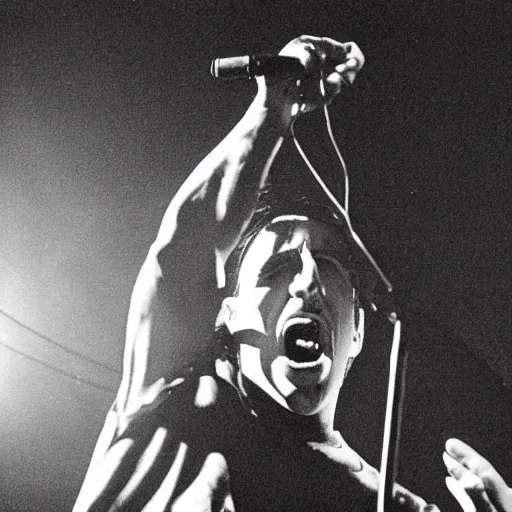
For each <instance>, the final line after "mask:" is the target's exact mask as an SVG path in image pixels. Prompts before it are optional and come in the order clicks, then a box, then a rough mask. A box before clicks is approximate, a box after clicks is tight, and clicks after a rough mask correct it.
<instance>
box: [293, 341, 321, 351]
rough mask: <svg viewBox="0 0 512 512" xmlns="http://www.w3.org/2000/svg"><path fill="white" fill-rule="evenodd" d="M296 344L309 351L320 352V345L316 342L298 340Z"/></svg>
mask: <svg viewBox="0 0 512 512" xmlns="http://www.w3.org/2000/svg"><path fill="white" fill-rule="evenodd" d="M295 344H296V345H297V346H298V347H303V348H306V349H308V350H320V345H319V344H318V343H315V342H314V341H304V340H296V341H295Z"/></svg>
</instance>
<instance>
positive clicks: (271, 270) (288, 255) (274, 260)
mask: <svg viewBox="0 0 512 512" xmlns="http://www.w3.org/2000/svg"><path fill="white" fill-rule="evenodd" d="M299 264H300V255H299V253H298V251H287V252H282V253H278V254H276V255H274V256H272V257H271V258H270V259H269V260H268V261H267V262H266V263H265V264H264V265H263V267H262V269H261V271H260V274H259V276H258V277H259V280H264V279H268V278H269V277H272V276H273V275H274V274H276V273H278V272H279V271H284V270H286V269H290V270H295V271H296V268H297V266H298V265H299Z"/></svg>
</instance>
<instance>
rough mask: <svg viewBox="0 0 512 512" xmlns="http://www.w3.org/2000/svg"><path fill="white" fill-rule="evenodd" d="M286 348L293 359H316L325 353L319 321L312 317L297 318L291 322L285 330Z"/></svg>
mask: <svg viewBox="0 0 512 512" xmlns="http://www.w3.org/2000/svg"><path fill="white" fill-rule="evenodd" d="M284 348H285V353H286V357H288V358H289V359H291V360H292V361H295V362H297V363H310V362H313V361H316V360H317V359H318V358H319V357H320V356H321V355H322V353H323V347H322V345H321V343H320V328H319V325H318V323H317V322H316V321H314V320H311V319H297V320H295V321H292V322H291V323H289V324H288V325H287V326H286V328H285V331H284Z"/></svg>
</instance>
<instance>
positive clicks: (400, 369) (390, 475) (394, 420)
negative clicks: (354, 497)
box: [290, 70, 408, 512]
mask: <svg viewBox="0 0 512 512" xmlns="http://www.w3.org/2000/svg"><path fill="white" fill-rule="evenodd" d="M342 78H343V77H342ZM343 81H344V80H343ZM344 83H345V84H346V82H345V81H344ZM346 85H348V84H346ZM320 92H321V94H322V97H323V98H325V97H326V94H325V77H324V72H323V70H321V79H320ZM299 111H300V106H299ZM323 111H324V117H325V123H326V127H327V133H328V135H329V139H330V141H331V144H332V146H333V148H334V151H335V153H336V155H337V157H338V160H339V162H340V164H341V167H342V169H343V177H344V206H342V205H341V204H340V203H339V201H338V200H337V199H336V196H335V195H334V194H333V193H332V192H331V190H329V187H328V186H327V185H326V184H325V182H324V181H323V179H322V178H321V177H320V175H319V173H318V172H317V171H316V169H315V168H314V166H313V164H312V163H311V162H310V160H309V159H308V157H307V155H306V153H305V152H304V150H303V149H302V147H301V145H300V143H299V141H298V139H297V137H296V134H295V130H294V122H295V119H297V118H295V119H294V120H293V121H292V123H291V127H290V129H291V135H292V138H293V141H294V143H295V146H296V148H297V151H298V152H299V154H300V156H301V157H302V159H303V160H304V162H305V164H306V165H307V167H308V168H309V170H310V171H311V174H312V175H313V176H314V178H315V179H316V181H317V182H318V184H319V185H320V187H321V188H322V190H323V191H324V192H325V194H326V195H327V197H328V198H329V200H330V201H331V202H332V204H333V205H334V206H335V208H336V209H337V210H338V211H339V213H340V214H341V215H342V216H343V218H344V219H345V221H346V223H347V226H348V229H349V231H350V234H351V236H352V238H353V240H354V241H355V242H356V244H357V245H358V246H359V248H360V249H361V251H362V252H363V253H364V255H365V256H366V257H367V258H368V260H369V261H370V263H371V264H372V266H373V268H374V269H375V271H376V272H377V274H378V275H379V277H380V278H381V279H382V281H383V282H384V284H385V285H386V288H387V290H388V292H391V291H392V290H393V287H392V285H391V283H390V282H389V281H388V279H387V278H386V276H385V275H384V273H383V272H382V270H381V269H380V267H379V266H378V265H377V263H376V261H375V260H374V259H373V257H372V255H371V254H370V253H369V252H368V250H367V249H366V247H365V246H364V244H363V242H362V241H361V239H360V238H359V236H358V235H357V233H356V232H355V231H354V230H353V228H352V224H351V222H350V217H349V214H348V209H349V175H348V169H347V165H346V163H345V159H344V158H343V155H342V153H341V151H340V149H339V146H338V144H337V143H336V139H335V137H334V134H333V130H332V124H331V119H330V116H329V109H328V107H327V103H324V106H323ZM335 178H336V176H335ZM371 307H372V308H373V309H374V310H375V311H377V310H378V309H377V307H376V306H375V305H374V304H373V303H372V304H371ZM384 316H386V317H387V319H388V320H389V321H390V322H391V323H392V324H393V326H394V327H393V342H392V346H391V353H390V358H389V378H388V391H387V397H386V414H385V420H384V429H383V442H382V450H381V464H380V471H379V489H378V493H377V512H391V511H392V510H393V509H394V503H393V488H394V484H395V480H396V474H397V469H398V456H399V444H400V430H401V423H402V412H403V402H404V395H405V377H406V372H407V356H408V352H407V347H406V345H407V344H406V343H405V342H403V340H401V321H400V320H399V319H398V317H397V314H396V312H394V311H384Z"/></svg>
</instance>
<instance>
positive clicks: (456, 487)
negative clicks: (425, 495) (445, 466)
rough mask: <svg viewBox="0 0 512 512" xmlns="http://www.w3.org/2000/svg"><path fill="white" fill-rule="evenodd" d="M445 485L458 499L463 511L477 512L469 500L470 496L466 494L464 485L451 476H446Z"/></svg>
mask: <svg viewBox="0 0 512 512" xmlns="http://www.w3.org/2000/svg"><path fill="white" fill-rule="evenodd" d="M445 481H446V487H448V490H449V491H450V492H451V493H452V495H453V497H454V498H455V499H456V500H457V501H458V503H459V505H460V506H461V508H462V510H463V511H464V512H477V511H476V507H475V504H474V503H473V502H472V501H471V498H470V497H469V496H468V495H467V493H466V491H465V490H464V487H462V485H460V483H459V482H458V481H457V480H456V479H455V478H453V476H447V477H446V479H445Z"/></svg>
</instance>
